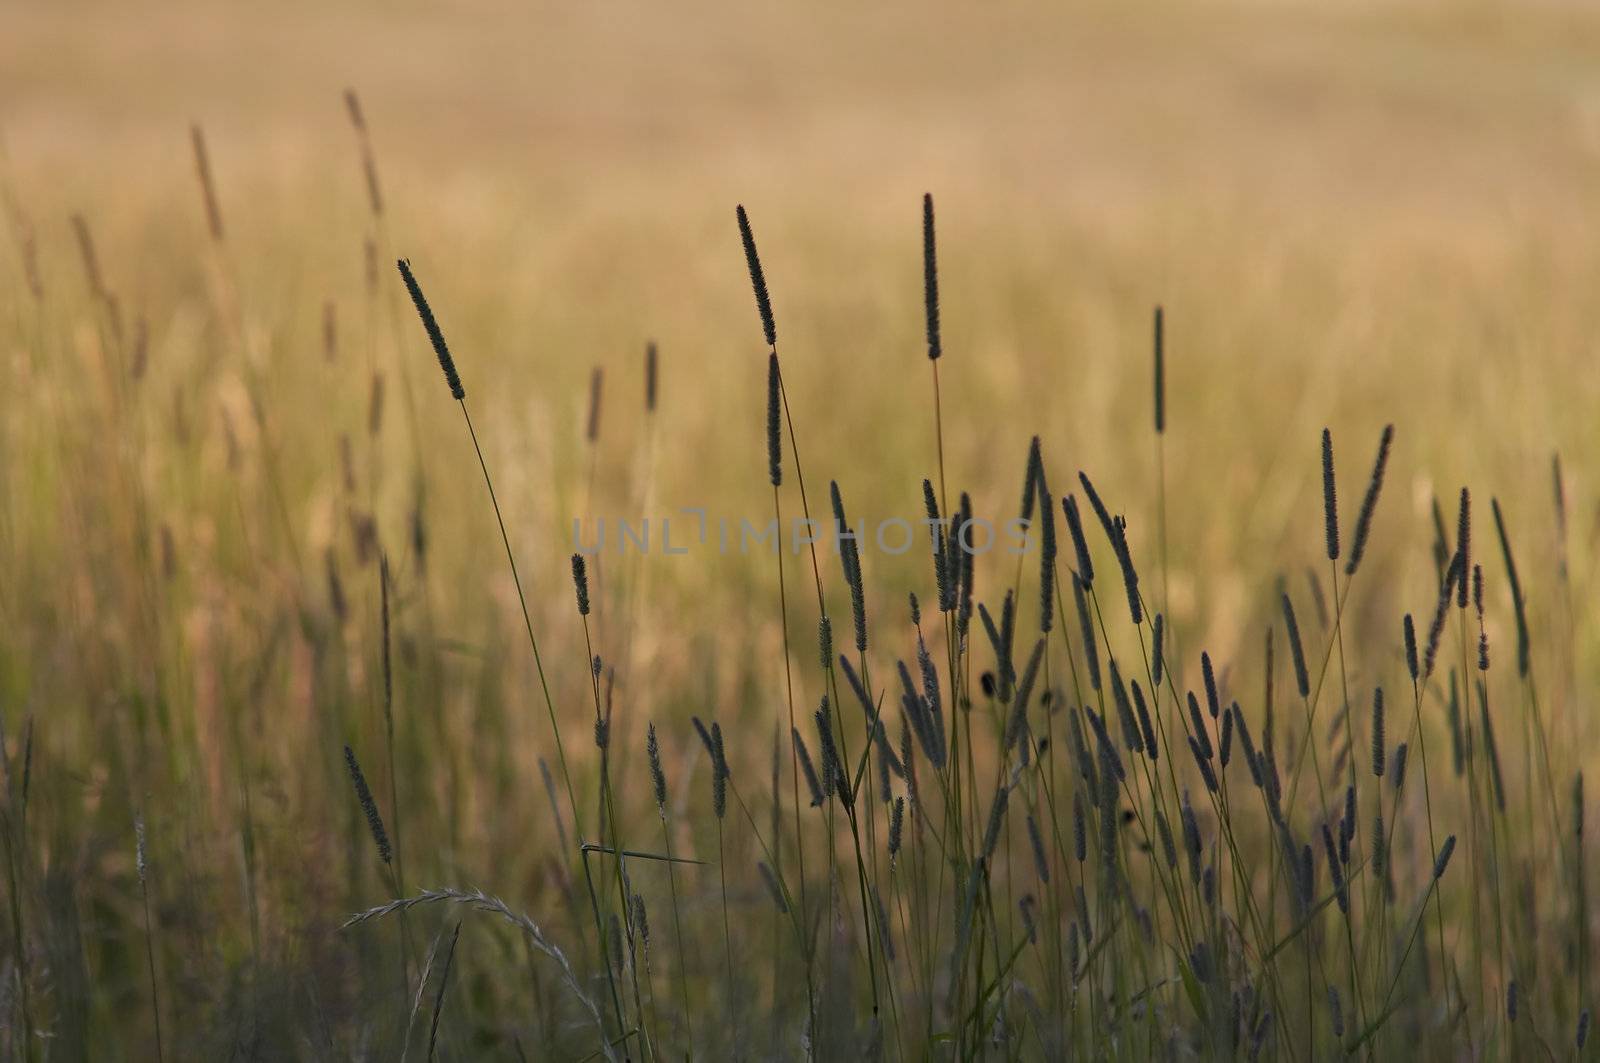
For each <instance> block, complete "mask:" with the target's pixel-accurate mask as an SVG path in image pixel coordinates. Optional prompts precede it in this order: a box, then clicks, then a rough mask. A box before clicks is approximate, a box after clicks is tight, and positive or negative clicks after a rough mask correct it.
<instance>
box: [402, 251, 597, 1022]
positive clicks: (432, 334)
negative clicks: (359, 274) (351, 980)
mask: <svg viewBox="0 0 1600 1063" xmlns="http://www.w3.org/2000/svg"><path fill="white" fill-rule="evenodd" d="M398 266H399V269H400V276H401V278H402V279H403V280H404V281H405V285H406V290H407V291H408V292H409V293H410V295H411V301H412V303H413V304H414V305H415V307H416V310H417V316H418V317H419V318H420V319H421V321H422V328H423V331H424V332H426V333H427V336H428V340H429V342H430V343H431V344H432V346H433V350H434V354H435V355H436V356H437V357H438V359H439V368H440V369H441V370H442V371H443V373H444V378H445V383H446V384H447V385H448V386H449V388H450V395H451V397H452V398H454V399H455V400H456V405H457V406H459V407H460V409H461V418H462V420H463V421H464V422H465V423H466V426H467V435H468V437H469V438H470V439H471V440H472V450H473V453H475V454H476V455H477V458H478V468H479V469H480V470H481V471H482V473H483V483H484V486H485V487H486V488H487V489H488V492H489V503H490V505H491V506H492V507H493V508H494V518H495V523H496V524H497V525H499V528H500V542H501V544H502V545H503V546H504V547H505V554H506V565H507V567H509V568H510V570H511V582H512V584H513V585H514V586H515V587H516V591H517V603H518V605H520V606H521V608H522V624H523V628H524V629H525V630H526V632H527V635H528V647H529V648H530V649H531V650H532V651H533V665H534V670H535V671H536V672H537V673H538V676H539V690H540V693H542V694H543V696H544V704H545V711H546V713H547V714H548V715H549V718H550V732H551V735H552V736H553V737H554V739H555V743H556V764H557V766H558V767H559V768H560V769H561V778H562V782H563V783H564V784H565V786H566V790H567V805H568V809H569V810H570V812H571V813H572V822H573V824H574V827H575V829H577V825H578V824H581V823H582V822H583V820H582V817H581V816H580V815H579V812H578V796H577V791H576V790H575V789H574V788H573V785H572V773H571V771H570V770H568V768H567V754H566V750H565V748H564V747H563V745H562V742H561V724H560V721H559V720H558V719H557V718H556V706H555V700H554V699H553V698H552V697H551V696H550V683H549V681H548V680H547V679H546V678H545V671H544V661H543V659H542V658H541V657H540V655H539V640H538V639H537V638H536V637H535V636H534V633H533V618H532V616H531V615H530V614H529V612H528V599H527V596H526V595H525V594H524V593H523V591H522V579H521V577H519V576H518V575H517V560H516V557H515V556H514V555H513V553H512V550H511V536H510V534H509V533H507V531H506V522H505V518H504V516H502V515H501V513H500V501H499V499H498V498H497V497H496V496H495V490H494V481H493V479H492V478H491V477H490V475H489V465H488V462H486V461H485V460H484V457H483V447H482V446H480V445H479V444H478V433H477V430H476V429H474V428H473V426H472V414H471V413H469V412H468V410H467V393H466V390H465V389H464V388H463V387H462V386H461V377H460V375H459V374H458V373H457V371H456V364H455V359H454V358H453V357H452V356H451V354H450V348H449V347H448V346H446V344H445V340H444V334H443V332H442V331H440V329H439V325H438V322H437V321H435V319H434V316H433V310H432V308H431V307H429V305H428V301H427V299H426V298H424V296H423V294H422V289H421V287H419V286H418V284H417V281H416V278H415V277H414V276H413V275H412V273H411V264H410V262H408V261H407V260H406V259H400V260H399V262H398ZM580 862H581V863H582V864H583V872H584V882H585V885H586V886H587V887H588V890H589V907H590V910H591V913H592V914H593V916H594V929H595V936H596V941H597V942H598V943H600V948H601V950H602V952H603V951H604V944H603V943H604V941H605V926H604V924H603V922H602V921H601V918H600V901H599V897H598V896H597V894H596V892H595V888H594V879H593V877H592V876H591V875H590V873H589V863H588V861H587V860H583V861H580ZM606 984H607V988H608V989H609V990H610V995H611V1007H612V1012H613V1015H614V1018H615V1019H616V1023H617V1030H618V1031H619V1033H620V1032H622V1031H624V1030H625V1029H626V1023H625V1022H624V1020H623V1014H622V998H621V996H620V995H619V994H618V992H617V985H616V979H615V978H614V977H613V976H612V974H611V968H610V966H609V965H606Z"/></svg>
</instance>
